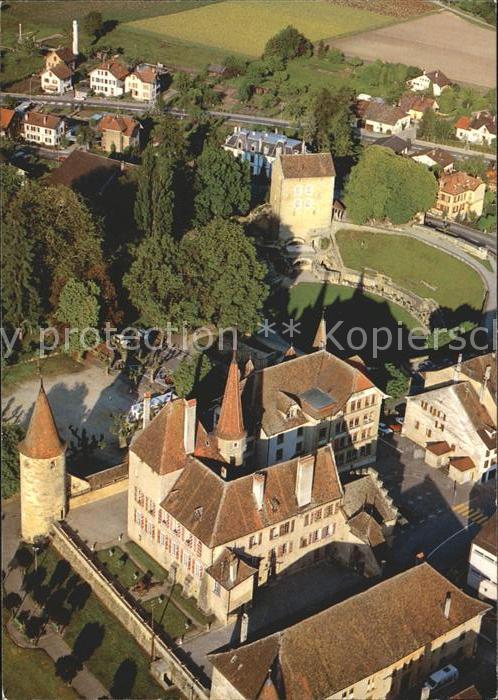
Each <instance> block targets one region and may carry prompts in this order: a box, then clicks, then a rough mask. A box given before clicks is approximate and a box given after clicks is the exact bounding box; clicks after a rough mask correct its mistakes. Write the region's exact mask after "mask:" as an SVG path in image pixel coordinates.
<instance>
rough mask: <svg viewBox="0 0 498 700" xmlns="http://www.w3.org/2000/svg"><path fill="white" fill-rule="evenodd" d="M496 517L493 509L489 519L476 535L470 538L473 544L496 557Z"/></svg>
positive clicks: (497, 522)
mask: <svg viewBox="0 0 498 700" xmlns="http://www.w3.org/2000/svg"><path fill="white" fill-rule="evenodd" d="M497 525H498V517H497V513H496V511H495V513H494V515H492V516H491V517H490V518H489V520H488V521H487V522H486V523H485V524H484V525H483V526H482V528H481V529H480V530H479V532H478V533H477V535H476V536H475V537H474V539H473V540H472V541H473V543H474V544H476V545H477V546H478V547H481V548H482V549H485V550H486V551H487V552H489V553H490V554H493V555H494V556H495V557H496V554H497V546H496V545H497V542H496V540H497V533H496V528H497Z"/></svg>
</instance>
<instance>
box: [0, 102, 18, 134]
mask: <svg viewBox="0 0 498 700" xmlns="http://www.w3.org/2000/svg"><path fill="white" fill-rule="evenodd" d="M15 116H16V113H15V110H13V109H7V108H6V107H2V108H1V109H0V127H1V128H2V130H3V129H8V128H9V126H10V124H11V123H12V120H13V119H14V117H15Z"/></svg>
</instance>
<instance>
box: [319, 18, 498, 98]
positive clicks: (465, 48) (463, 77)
mask: <svg viewBox="0 0 498 700" xmlns="http://www.w3.org/2000/svg"><path fill="white" fill-rule="evenodd" d="M331 37H332V40H331V42H330V43H331V44H332V45H333V46H334V47H337V48H339V49H341V51H343V52H344V53H345V54H346V55H347V56H359V57H360V58H363V59H364V60H367V61H374V60H375V59H377V58H380V59H382V60H383V61H392V62H393V63H396V62H400V63H407V64H410V65H414V66H421V67H423V68H425V69H426V70H433V69H435V68H439V69H440V70H442V71H443V73H445V74H446V75H447V76H448V78H451V79H452V80H455V81H456V82H462V83H467V84H470V85H479V86H482V87H487V88H492V87H494V86H495V85H496V77H495V65H496V47H495V42H496V32H495V31H494V30H492V29H486V28H485V27H481V26H479V25H477V24H474V23H473V22H468V21H467V20H465V19H463V18H461V17H457V16H456V15H455V14H453V13H452V12H440V13H437V14H432V15H427V16H426V17H420V18H418V19H414V20H410V21H407V22H403V23H401V24H396V25H391V26H389V27H383V28H382V29H376V30H374V31H370V32H365V33H363V34H361V36H355V37H350V38H345V39H339V40H337V39H334V38H333V36H332V35H331Z"/></svg>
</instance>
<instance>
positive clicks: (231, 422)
mask: <svg viewBox="0 0 498 700" xmlns="http://www.w3.org/2000/svg"><path fill="white" fill-rule="evenodd" d="M216 434H217V436H218V437H219V438H221V439H222V440H240V439H241V438H242V437H244V435H245V434H246V431H245V429H244V419H243V416H242V401H241V397H240V373H239V368H238V366H237V359H236V357H235V353H234V354H233V357H232V361H231V363H230V367H229V370H228V378H227V383H226V385H225V393H224V394H223V401H222V403H221V412H220V419H219V421H218V425H217V426H216Z"/></svg>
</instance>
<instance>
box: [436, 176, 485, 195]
mask: <svg viewBox="0 0 498 700" xmlns="http://www.w3.org/2000/svg"><path fill="white" fill-rule="evenodd" d="M482 184H483V182H482V180H481V178H480V177H472V176H471V175H467V173H463V172H456V173H445V174H443V175H441V177H440V178H439V191H440V192H445V193H446V194H452V195H456V194H464V193H465V192H469V190H470V191H474V190H476V189H477V188H478V187H479V185H482Z"/></svg>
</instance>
